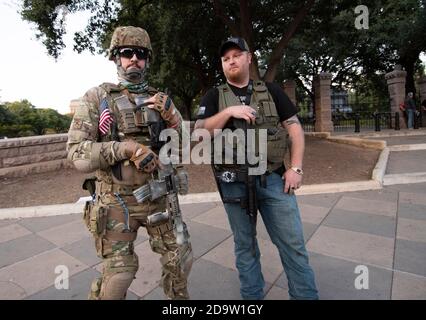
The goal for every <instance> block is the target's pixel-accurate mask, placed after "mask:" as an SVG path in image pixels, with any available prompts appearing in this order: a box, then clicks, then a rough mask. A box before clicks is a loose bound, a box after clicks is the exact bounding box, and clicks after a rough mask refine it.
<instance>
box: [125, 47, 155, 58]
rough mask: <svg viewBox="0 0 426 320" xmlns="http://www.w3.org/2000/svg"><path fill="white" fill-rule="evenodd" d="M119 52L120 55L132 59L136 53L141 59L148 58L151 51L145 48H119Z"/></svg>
mask: <svg viewBox="0 0 426 320" xmlns="http://www.w3.org/2000/svg"><path fill="white" fill-rule="evenodd" d="M118 54H119V55H120V57H123V58H127V59H132V58H133V56H134V55H136V58H138V59H139V60H143V59H145V60H146V59H147V58H148V55H149V52H148V49H145V48H122V49H120V50H118Z"/></svg>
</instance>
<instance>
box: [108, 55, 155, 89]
mask: <svg viewBox="0 0 426 320" xmlns="http://www.w3.org/2000/svg"><path fill="white" fill-rule="evenodd" d="M115 63H116V65H117V74H118V80H119V82H120V84H121V85H122V86H124V87H126V88H127V89H128V90H129V91H130V92H133V93H142V92H146V91H147V90H148V83H147V81H146V80H145V73H146V70H147V69H148V61H147V63H146V65H145V68H144V69H142V70H141V69H139V68H135V67H130V68H128V69H127V70H124V68H123V67H122V66H121V61H120V58H119V57H118V56H117V57H116V60H115Z"/></svg>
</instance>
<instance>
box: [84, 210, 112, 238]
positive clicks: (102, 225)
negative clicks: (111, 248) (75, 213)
mask: <svg viewBox="0 0 426 320" xmlns="http://www.w3.org/2000/svg"><path fill="white" fill-rule="evenodd" d="M107 212H108V211H107V208H106V207H105V206H103V205H101V204H100V203H96V204H94V205H92V207H91V209H90V211H89V224H88V228H89V231H90V232H91V233H92V234H93V235H94V236H101V235H103V234H104V233H105V231H106V225H107Z"/></svg>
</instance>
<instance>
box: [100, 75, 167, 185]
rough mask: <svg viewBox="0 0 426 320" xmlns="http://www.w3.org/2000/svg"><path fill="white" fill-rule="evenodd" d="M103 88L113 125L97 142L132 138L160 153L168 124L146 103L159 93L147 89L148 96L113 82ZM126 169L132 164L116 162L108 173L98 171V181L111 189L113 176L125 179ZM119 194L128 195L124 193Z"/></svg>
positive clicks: (104, 84)
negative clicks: (164, 131)
mask: <svg viewBox="0 0 426 320" xmlns="http://www.w3.org/2000/svg"><path fill="white" fill-rule="evenodd" d="M100 87H101V88H102V89H103V90H105V91H106V93H107V95H106V97H105V99H106V100H107V101H106V102H107V104H108V108H109V112H110V115H111V117H112V118H113V122H112V124H111V126H110V130H109V131H108V133H106V134H105V135H101V136H100V137H99V138H98V141H100V142H108V141H125V140H127V139H132V140H134V141H136V142H138V143H141V144H143V145H145V146H149V147H150V148H151V149H152V150H153V151H154V152H156V153H158V152H159V150H160V149H161V147H162V146H163V144H164V142H162V141H160V140H159V136H160V133H161V130H163V129H164V128H165V127H166V124H165V122H164V121H163V120H162V118H161V116H160V114H159V113H158V112H157V111H155V110H153V109H149V108H148V107H147V106H145V105H144V103H143V102H144V100H145V99H148V98H150V97H151V96H153V95H154V94H156V93H157V90H155V89H154V88H148V91H147V92H146V93H143V94H134V93H130V92H129V91H128V90H127V89H126V88H124V87H122V86H120V85H116V84H112V83H103V84H102V85H100ZM99 113H101V106H99ZM123 166H124V167H127V168H129V166H130V164H129V161H128V160H126V161H124V162H123V161H122V162H120V163H117V164H116V165H114V166H112V167H110V168H109V169H107V170H98V171H97V173H96V176H97V177H98V181H103V182H104V183H105V184H106V185H107V188H110V187H111V185H112V184H113V178H112V176H114V177H115V178H116V179H118V180H120V181H121V180H122V178H123V177H122V171H123ZM138 174H139V173H138ZM125 181H126V179H125ZM123 183H124V181H123ZM120 192H123V193H127V192H124V191H122V190H121V191H120Z"/></svg>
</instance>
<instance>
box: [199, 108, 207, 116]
mask: <svg viewBox="0 0 426 320" xmlns="http://www.w3.org/2000/svg"><path fill="white" fill-rule="evenodd" d="M205 113H206V107H205V106H200V108H199V109H198V113H197V116H203V115H204V114H205Z"/></svg>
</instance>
